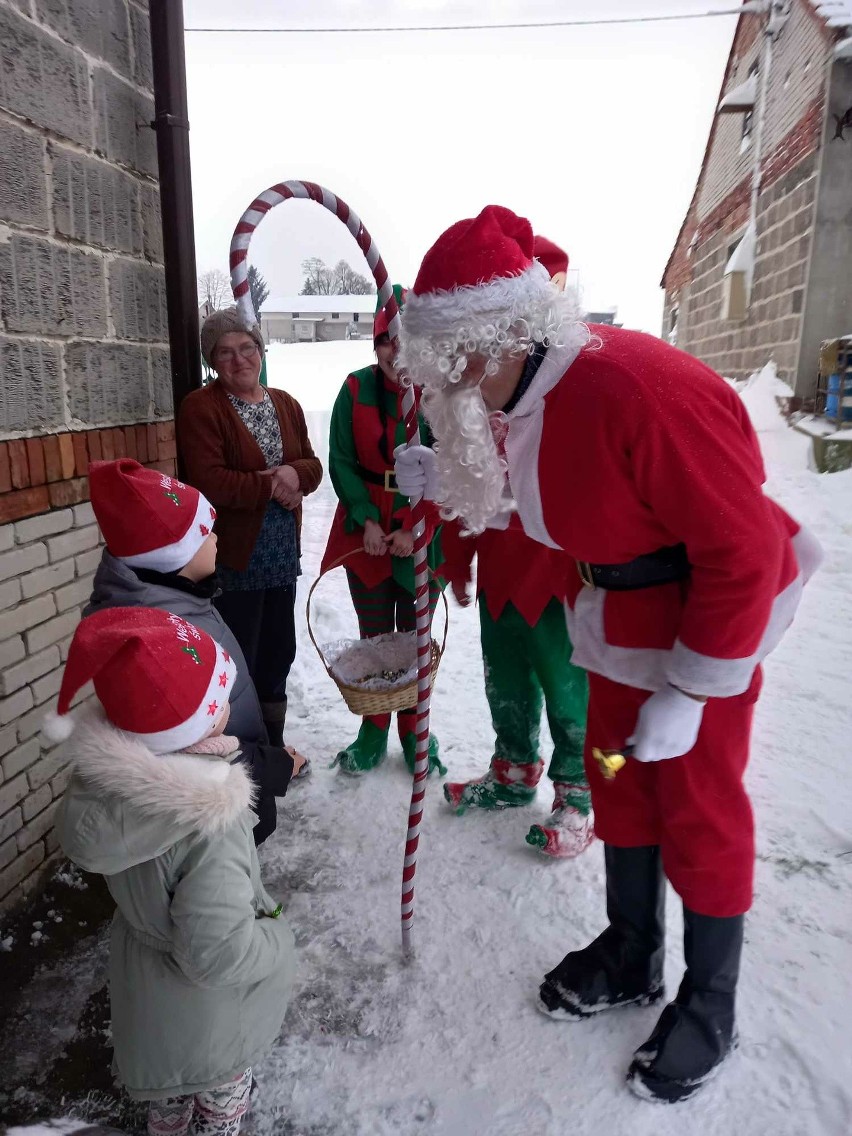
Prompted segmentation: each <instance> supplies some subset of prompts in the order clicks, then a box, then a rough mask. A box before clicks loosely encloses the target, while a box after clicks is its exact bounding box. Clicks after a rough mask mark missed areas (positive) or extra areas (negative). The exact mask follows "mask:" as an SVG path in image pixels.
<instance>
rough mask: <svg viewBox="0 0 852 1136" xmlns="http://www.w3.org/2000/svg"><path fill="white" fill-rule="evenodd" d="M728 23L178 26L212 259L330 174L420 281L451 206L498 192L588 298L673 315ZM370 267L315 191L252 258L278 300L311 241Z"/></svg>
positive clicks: (572, 4)
mask: <svg viewBox="0 0 852 1136" xmlns="http://www.w3.org/2000/svg"><path fill="white" fill-rule="evenodd" d="M736 6H737V5H736V0H597V2H596V3H595V4H590V3H588V0H489V2H488V3H484V2H481V0H480V2H468V3H466V2H446V3H445V2H443V0H396V2H394V3H391V2H390V0H370V2H369V3H365V2H364V0H240V2H239V3H235V2H234V0H184V9H185V21H186V25H187V28H190V27H192V26H196V27H201V26H215V27H223V26H227V27H231V26H240V27H261V26H272V25H278V26H282V25H284V26H288V27H295V26H302V27H316V26H325V27H341V26H351V25H357V26H367V25H372V26H376V25H387V24H394V25H399V24H408V25H411V24H430V25H434V24H441V23H445V24H446V23H465V22H470V23H483V22H511V21H545V20H548V19H549V20H565V19H570V18H580V19H582V18H590V17H594V18H596V19H606V18H607V17H615V16H624V15H631V16H633V15H648V16H652V15H663V14H665V15H669V14H674V13H697V12H705V11H707V10H709V9H715V10H719V9H730V8H732V7H736ZM735 25H736V17H735V16H723V17H717V18H714V19H702V20H683V21H674V22H670V23H648V24H632V25H631V24H628V25H622V26H615V27H590V28H577V27H573V28H548V29H531V30H512V31H506V30H489V31H485V30H478V31H454V32H438V31H435V32H431V31H430V32H410V33H385V32H377V33H371V34H348V33H343V34H334V35H332V34H299V35H272V34H269V35H237V34H230V33H222V34H215V35H210V34H197V33H192V32H189V31H188V32H187V37H186V56H187V82H188V87H189V109H190V122H191V133H190V138H191V143H192V164H193V171H192V172H193V191H194V200H195V227H196V235H197V258H198V268H199V271H203V270H204V269H207V268H214V267H220V268H222V269H223V270H227V263H228V247H229V243H230V237H231V234H232V232H233V229H234V226H235V224H236V222H237V221H238V219H239V217H240V214H241V213H242V212H243V211H244V209H245V208H246V207H247V206H248V205H249V203H250V202H251V200H252V198H253V197H255V196H256V195H257V194H258V193H260V192H261V191H262V190H264V189H266V188H267V187H268V186H270V185H274V184H275V183H276V182H279V181H286V180H288V179H293V178H296V179H298V178H302V179H305V180H309V181H316V182H319V183H321V184H322V185H325V186H327V187H328V188H329V189H331V190H332V191H333V192H334V193H336V194H337V195H338V196H340V197H342V198H343V199H344V200H345V201H347V202H348V203H349V205H350V206H351V207H352V208H353V209H354V210H355V211H356V212H357V213H358V214H359V215H360V217H361V219H362V221H363V222H364V224H365V225H366V227H367V228H368V229H369V230H370V232H371V233H372V236H373V238H374V240H375V241H376V243H377V245H378V247H379V249H380V251H381V253H382V256H383V257H384V259H385V263H386V264H387V266H388V269H389V270H390V273H391V275H392V277H393V278H394V279H395V280H399V281H401V282H402V283H404V284H410V283H412V282H413V280H414V277H415V274H416V272H417V268H418V265H419V263H420V260H421V259H422V257H423V254H424V253H425V252H426V250H427V249H428V247H429V246H430V245H431V244H432V242H433V241H434V240H435V238H436V237H437V236H438V235H439V234H440V233H441V232H442V230H443V229H445V228H446V227H447V226H448V225H450V224H452V223H453V222H454V221H457V220H459V219H460V218H462V217H468V216H473V215H474V214H476V213H478V212H479V210H480V209H481V208H482V207H483V206H484V205H486V204H488V203H496V204H500V205H506V206H508V207H509V208H511V209H514V210H515V211H516V212H518V213H521V214H524V215H525V216H527V217H529V219H530V221H531V222H532V224H533V228H534V229H535V230H536V231H537V232H540V233H543V234H545V235H546V236H548V237H550V238H551V240H554V241H556V242H557V243H558V244H560V245H562V246H563V247H564V248H565V249H566V250H567V251H568V252H569V254H570V257H571V266H572V268H574V269H577V270H578V274H579V281H580V285H581V288H582V290H583V296H584V301H585V303H586V305H587V307H589V308H595V307H602V306H609V305H618V309H619V317H620V319H622V320H623V321H624V322H625V324H626V325H627V326H629V327H638V328H642V329H645V330H648V331H653V332H655V333H658V332H659V329H660V313H661V308H662V293H661V290H660V288H659V282H660V277H661V275H662V272H663V268H664V267H665V263H666V260H667V258H668V255H669V252H670V251H671V247H672V245H673V243H674V240H675V237H676V235H677V231H678V228H679V227H680V223H681V221H682V220H683V216H684V213H685V211H686V208H687V206H688V204H689V200H690V197H691V194H692V190H693V187H694V184H695V179H696V177H697V174H698V170H699V166H700V163H701V158H702V154H703V151H704V146H705V143H706V139H707V133H708V130H709V128H710V123H711V121H712V117H713V113H714V109H715V105H716V100H717V98H718V94H719V88H720V84H721V81H722V76H723V72H724V67H725V60H726V58H727V54H728V50H729V48H730V43H731V39H732V37H733V33H734V29H735ZM311 255H317V256H321V257H323V258H324V259H326V260H327V261H329V262H333V261H336V260H338V259H339V258H340V257H345V258H346V259H348V260H349V261H350V262H351V263H352V265H353V266H354V267H355V268H356V270H357V271H359V272H366V271H367V270H366V264H365V263H364V261H363V258H362V256H361V253H360V251H359V249H358V247H357V246H356V245H355V243H354V241H353V240H352V238H351V237H350V236H349V234H348V232H347V231H346V229H345V228H344V227H343V226H342V225H341V224H340V222H339V221H337V220H336V219H335V218H334V217H333V216H332V215H331V214H330V213H327V212H326V210H324V209H323V208H322V207H321V206H318V205H315V204H313V203H306V202H287V203H285V204H282V205H280V206H278V207H277V208H276V209H274V210H273V211H272V212H271V213H270V214H269V216H268V217H267V218H266V219H265V220H264V221H263V223H262V224H261V226H260V227H259V228H258V230H257V232H256V234H255V236H254V238H253V240H252V245H251V249H250V253H249V258H250V260H251V261H252V262H253V263H255V264H257V266H258V268H259V269H260V270H261V272H262V273H263V274H264V276H265V277H266V279H267V281H268V283H269V286H270V288H271V291H272V293H273V295H288V294H295V293H297V292H298V291H299V289H300V286H301V280H302V276H301V272H300V263H301V260H302V259H303V258H304V257H306V256H311Z"/></svg>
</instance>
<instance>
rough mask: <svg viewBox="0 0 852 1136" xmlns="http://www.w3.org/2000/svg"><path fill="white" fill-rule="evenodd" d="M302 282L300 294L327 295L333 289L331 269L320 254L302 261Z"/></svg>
mask: <svg viewBox="0 0 852 1136" xmlns="http://www.w3.org/2000/svg"><path fill="white" fill-rule="evenodd" d="M302 274H303V275H304V277H305V279H304V281H303V282H302V290H301V292H300V293H299V295H300V296H327V295H328V294H329V293H330V291H331V269H330V268H329V267H328V266H327V265H326V263H325V261H324V260H322V259H321V258H320V257H318V256H309V257H308V258H307V259H306V260H303V261H302Z"/></svg>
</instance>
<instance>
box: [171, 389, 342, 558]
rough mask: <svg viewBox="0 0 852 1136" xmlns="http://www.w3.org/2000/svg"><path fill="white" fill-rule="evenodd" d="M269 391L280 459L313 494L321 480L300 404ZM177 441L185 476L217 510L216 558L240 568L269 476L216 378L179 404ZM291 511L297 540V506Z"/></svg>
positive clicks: (263, 509) (265, 496) (264, 502)
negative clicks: (281, 447)
mask: <svg viewBox="0 0 852 1136" xmlns="http://www.w3.org/2000/svg"><path fill="white" fill-rule="evenodd" d="M269 394H270V397H271V398H272V402H273V404H274V406H275V411H276V413H277V415H278V424H279V426H280V427H281V441H282V443H283V445H284V461H285V462H286V464H287V465H292V466H293V468H294V469H295V470H296V472H297V473H298V475H299V485H300V486H301V489H302V492H303V493H304V494H308V493H313V491H314V490H315V489H316V487H317V486H318V485H319V483H320V481H321V480H322V464H321V463H320V460H319V458H317V457H316V455H315V454H314V451H313V449H312V447H311V443H310V439H309V438H308V431H307V427H306V426H305V415H304V413H303V411H302V408H301V406H300V405H299V404H298V402H296V400H295V399H294V398H292V397H291V396H290V395H289V394H287V393H286V392H285V391H282V390H274V389H272V388H271V387H270V388H269ZM177 443H178V452H179V454H180V457H181V459H182V461H183V466H184V470H185V471H186V479H187V481H188V482H189V483H190V485H194V486H195V487H196V488H197V489H200V490H201V492H202V493H203V494H204V496H205V497H207V498H208V499H209V501H210V502H211V504H212V505H213V506H214V507H215V509H216V514H217V515H216V533H217V535H218V537H219V549H218V559H219V561H220V562H221V563H222V564H226V565H227V566H228V567H229V568H236V569H237V570H239V571H244V570H245V569H246V568H247V567H248V562H249V559H250V558H251V554H252V549H253V548H254V545H255V541H256V540H257V537H258V534H259V532H260V526H261V524H262V523H263V514H264V513H265V512H266V506H267V505H268V503H269V501H270V500H271V497H272V478H271V477H267V476H262V475H261V471H262V470H265V469H266V461H265V460H264V457H263V454H262V453H261V450H260V447H259V446H258V444H257V442H255V440H254V438H253V437H252V436H251V433H250V432H249V430H247V429H246V427H245V426H244V425H243V423H242V421H241V419H240V416H239V415H238V414H237V412H236V411H235V410H234V408H233V406H231V403H230V401H229V399H228V396H227V394H226V392H225V389H224V387H223V386H222V384H221V383H220V382H219V380H218V379H217V380H216V381H215V382H212V383H210V384H209V385H208V386H206V387H202V388H201V390H196V391H193V392H192V393H191V394H189V395H187V396H186V398H185V399H184V400H183V402H182V403H181V407H180V411H179V413H178V419H177ZM295 512H296V534H297V539H298V534H299V533H300V532H301V527H302V509H301V506H300V507H299V508H298V509H296V511H295Z"/></svg>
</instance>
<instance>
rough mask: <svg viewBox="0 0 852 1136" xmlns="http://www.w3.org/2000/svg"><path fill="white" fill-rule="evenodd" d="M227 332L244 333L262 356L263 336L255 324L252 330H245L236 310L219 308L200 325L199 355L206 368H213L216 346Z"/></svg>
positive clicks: (243, 322)
mask: <svg viewBox="0 0 852 1136" xmlns="http://www.w3.org/2000/svg"><path fill="white" fill-rule="evenodd" d="M229 331H244V332H245V333H246V335H250V336H251V337H252V339H253V340H254V341H255V343H256V344H257V346H258V347H259V348H260V353H261V355H262V354H263V352H264V345H263V336H262V335H261V334H260V328H259V327H258V326H257V324H255V325H254V327H253V328H247V327H246V325H245V321H244V320H243V318H242V317H241V316H240V314H239V312H238V311H237V309H236V308H221V309H220V310H219V311H218V312H211V313H210V315H209V316H208V317H207V319H206V320H205V321H204V323H203V324H202V325H201V354H202V355H203V356H204V362H205V363H206V364H207V366H208V367H212V366H213V352H214V351H215V350H216V344H217V343H218V342H219V340H220V339H221V338H222V336H223V335H227V334H228V332H229Z"/></svg>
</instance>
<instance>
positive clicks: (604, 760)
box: [592, 746, 627, 781]
mask: <svg viewBox="0 0 852 1136" xmlns="http://www.w3.org/2000/svg"><path fill="white" fill-rule="evenodd" d="M592 757H593V758H594V759H595V761H596V762H597V763H598V769H600V771H601V776H602V777H603V779H604V781H614V780H615V775H616V773H618V771H619V769H623V768H624V767H625V765H626V764H627V761H626V759H625V757H624V754H623V753H619V752H618V750H615V749H598V747H597V746H593V747H592Z"/></svg>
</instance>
